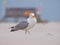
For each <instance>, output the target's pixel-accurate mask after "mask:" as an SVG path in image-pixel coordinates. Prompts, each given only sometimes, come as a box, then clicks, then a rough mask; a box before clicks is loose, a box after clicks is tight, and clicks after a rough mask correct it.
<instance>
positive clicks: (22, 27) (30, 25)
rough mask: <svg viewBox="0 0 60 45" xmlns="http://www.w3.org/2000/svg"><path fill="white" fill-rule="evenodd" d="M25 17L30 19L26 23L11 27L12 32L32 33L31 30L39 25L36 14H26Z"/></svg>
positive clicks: (22, 22)
mask: <svg viewBox="0 0 60 45" xmlns="http://www.w3.org/2000/svg"><path fill="white" fill-rule="evenodd" d="M25 16H29V17H28V18H27V19H26V20H25V21H21V22H19V23H18V24H17V25H15V26H12V27H10V28H11V32H14V31H18V30H23V31H25V33H27V32H28V33H30V32H29V30H30V29H31V28H33V27H34V26H35V24H36V23H37V19H36V17H35V14H34V13H32V12H30V13H25Z"/></svg>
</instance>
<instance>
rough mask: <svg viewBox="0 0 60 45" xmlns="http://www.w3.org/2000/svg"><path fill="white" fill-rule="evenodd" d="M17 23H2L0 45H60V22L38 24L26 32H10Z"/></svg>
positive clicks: (0, 25)
mask: <svg viewBox="0 0 60 45" xmlns="http://www.w3.org/2000/svg"><path fill="white" fill-rule="evenodd" d="M13 25H16V23H0V45H60V22H48V23H45V24H42V23H38V24H36V26H35V27H34V28H33V29H30V33H31V34H30V35H29V34H25V33H24V31H21V30H19V31H15V32H10V29H9V27H11V26H13Z"/></svg>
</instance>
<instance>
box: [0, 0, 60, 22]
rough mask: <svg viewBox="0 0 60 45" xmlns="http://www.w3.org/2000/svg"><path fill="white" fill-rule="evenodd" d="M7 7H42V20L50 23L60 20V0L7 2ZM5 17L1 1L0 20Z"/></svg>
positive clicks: (10, 0) (17, 0)
mask: <svg viewBox="0 0 60 45" xmlns="http://www.w3.org/2000/svg"><path fill="white" fill-rule="evenodd" d="M6 6H7V7H35V8H38V7H41V8H42V9H41V18H42V19H44V20H49V21H56V20H60V0H7V5H6ZM3 16H4V10H3V6H2V0H0V19H2V18H3Z"/></svg>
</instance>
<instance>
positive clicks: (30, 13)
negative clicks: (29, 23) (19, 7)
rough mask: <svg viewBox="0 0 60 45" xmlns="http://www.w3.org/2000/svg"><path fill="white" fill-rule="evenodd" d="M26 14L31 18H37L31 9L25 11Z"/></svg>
mask: <svg viewBox="0 0 60 45" xmlns="http://www.w3.org/2000/svg"><path fill="white" fill-rule="evenodd" d="M24 15H25V16H29V18H35V14H34V13H32V12H30V11H28V12H24Z"/></svg>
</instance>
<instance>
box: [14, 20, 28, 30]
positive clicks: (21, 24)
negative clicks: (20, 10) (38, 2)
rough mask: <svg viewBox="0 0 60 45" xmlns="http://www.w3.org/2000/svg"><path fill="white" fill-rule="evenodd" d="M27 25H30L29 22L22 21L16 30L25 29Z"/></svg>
mask: <svg viewBox="0 0 60 45" xmlns="http://www.w3.org/2000/svg"><path fill="white" fill-rule="evenodd" d="M26 27H28V22H27V21H22V22H20V23H19V24H17V25H16V26H15V30H19V29H25V28H26Z"/></svg>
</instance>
